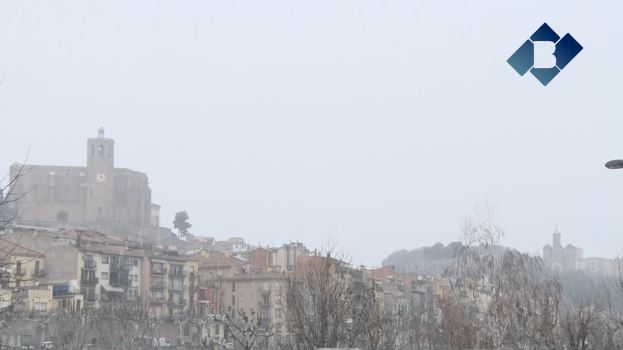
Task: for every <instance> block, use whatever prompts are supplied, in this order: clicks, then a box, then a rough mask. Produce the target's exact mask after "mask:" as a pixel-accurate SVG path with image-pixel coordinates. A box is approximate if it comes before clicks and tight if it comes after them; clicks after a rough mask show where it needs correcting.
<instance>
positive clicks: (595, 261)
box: [579, 257, 621, 277]
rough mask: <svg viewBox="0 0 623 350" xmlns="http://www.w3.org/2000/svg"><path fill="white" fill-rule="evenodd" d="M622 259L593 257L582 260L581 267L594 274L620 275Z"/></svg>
mask: <svg viewBox="0 0 623 350" xmlns="http://www.w3.org/2000/svg"><path fill="white" fill-rule="evenodd" d="M620 268H621V266H620V261H618V260H615V259H606V258H597V257H591V258H586V259H583V260H582V261H581V262H580V266H579V269H580V270H581V271H584V272H586V273H590V274H593V275H602V276H608V277H618V276H619V273H620V272H621V269H620Z"/></svg>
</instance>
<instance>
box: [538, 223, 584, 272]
mask: <svg viewBox="0 0 623 350" xmlns="http://www.w3.org/2000/svg"><path fill="white" fill-rule="evenodd" d="M552 238H553V242H552V245H549V244H547V245H545V246H544V247H543V263H544V264H545V266H546V267H548V268H551V269H553V270H556V271H576V270H577V269H578V268H579V264H580V262H581V261H582V258H583V255H584V252H583V251H582V249H580V248H576V247H575V246H573V245H571V244H567V246H565V247H563V246H562V244H561V235H560V232H559V231H558V229H556V230H555V231H554V233H553V234H552Z"/></svg>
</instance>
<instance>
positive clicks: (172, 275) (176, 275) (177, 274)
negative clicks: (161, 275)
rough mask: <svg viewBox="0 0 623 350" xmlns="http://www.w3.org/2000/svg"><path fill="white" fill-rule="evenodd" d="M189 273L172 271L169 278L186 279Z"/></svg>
mask: <svg viewBox="0 0 623 350" xmlns="http://www.w3.org/2000/svg"><path fill="white" fill-rule="evenodd" d="M187 275H188V273H187V272H186V271H184V270H171V272H170V273H169V276H171V277H186V276H187Z"/></svg>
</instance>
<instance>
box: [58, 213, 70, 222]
mask: <svg viewBox="0 0 623 350" xmlns="http://www.w3.org/2000/svg"><path fill="white" fill-rule="evenodd" d="M67 220H69V214H67V212H66V211H64V210H63V211H60V212H58V214H56V221H58V222H67Z"/></svg>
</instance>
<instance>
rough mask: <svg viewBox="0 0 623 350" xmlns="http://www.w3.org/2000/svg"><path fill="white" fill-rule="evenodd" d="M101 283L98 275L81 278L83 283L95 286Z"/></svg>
mask: <svg viewBox="0 0 623 350" xmlns="http://www.w3.org/2000/svg"><path fill="white" fill-rule="evenodd" d="M98 283H100V280H99V278H97V277H93V278H81V279H80V284H81V285H89V286H93V285H96V284H98Z"/></svg>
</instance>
